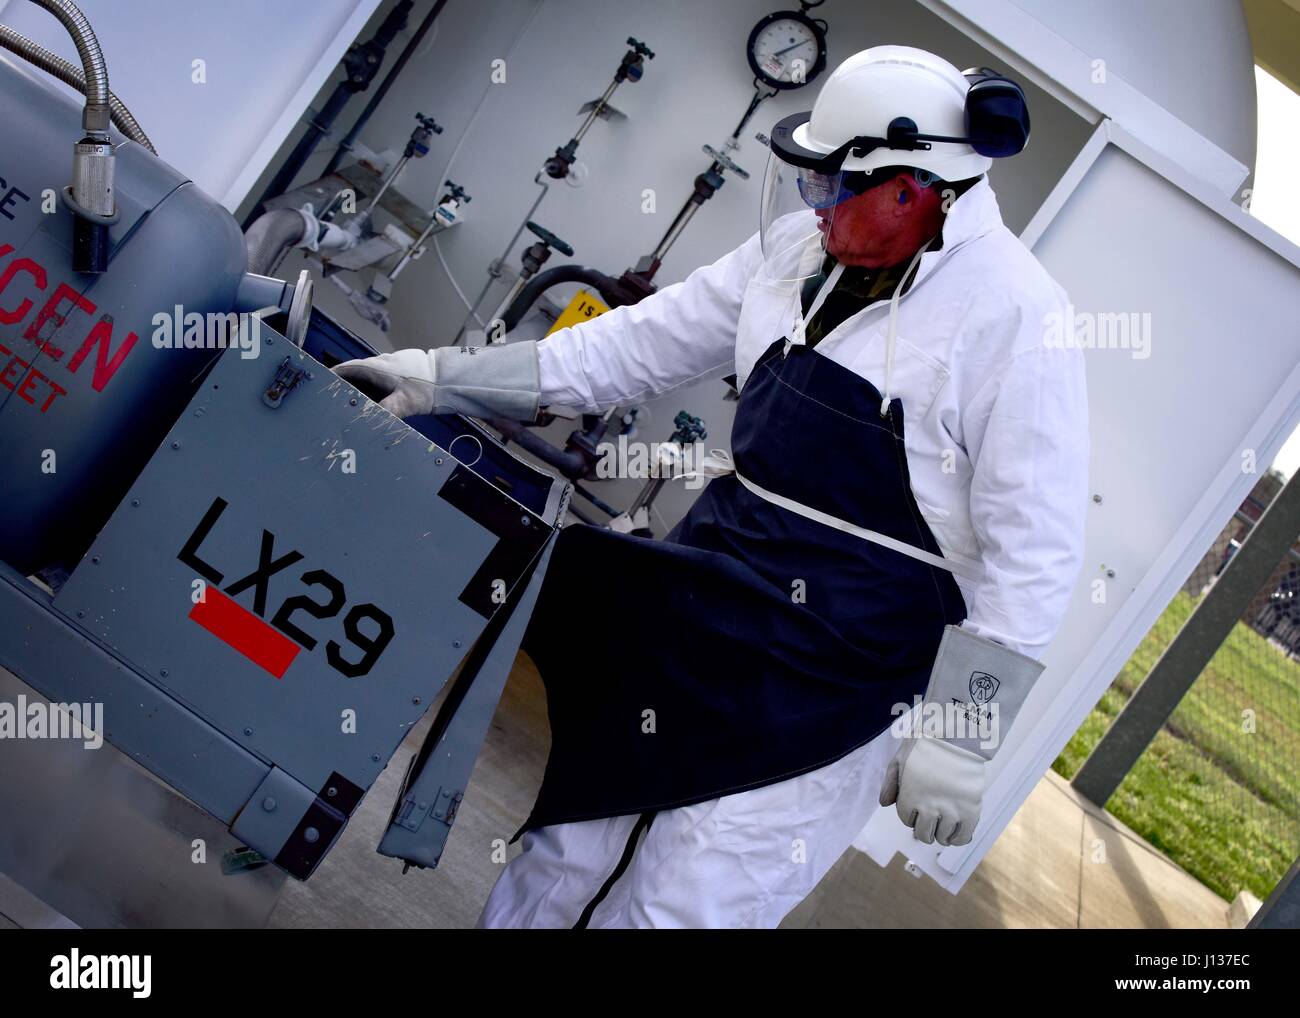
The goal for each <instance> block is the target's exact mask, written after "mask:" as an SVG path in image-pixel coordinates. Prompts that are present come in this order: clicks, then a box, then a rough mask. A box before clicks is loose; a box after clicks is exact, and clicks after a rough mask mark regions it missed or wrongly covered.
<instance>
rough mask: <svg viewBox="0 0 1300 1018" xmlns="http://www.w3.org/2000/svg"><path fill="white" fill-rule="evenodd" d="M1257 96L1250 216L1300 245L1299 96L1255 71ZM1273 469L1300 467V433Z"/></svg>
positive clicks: (1299, 430) (1285, 448)
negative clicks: (1299, 185) (1299, 183)
mask: <svg viewBox="0 0 1300 1018" xmlns="http://www.w3.org/2000/svg"><path fill="white" fill-rule="evenodd" d="M1255 90H1256V92H1257V93H1258V96H1259V143H1258V148H1257V150H1256V154H1255V189H1254V191H1253V192H1252V193H1251V196H1250V211H1251V213H1252V214H1253V215H1254V216H1255V218H1257V219H1259V220H1260V221H1261V222H1264V223H1266V224H1268V225H1269V226H1270V227H1272V228H1273V229H1274V230H1276V231H1277V232H1278V233H1280V234H1282V236H1284V237H1286V239H1287V240H1289V241H1291V242H1292V243H1294V244H1300V202H1297V201H1296V194H1295V187H1296V180H1297V176H1296V171H1297V167H1300V136H1298V135H1297V132H1296V125H1298V124H1300V95H1296V93H1294V92H1292V91H1291V90H1290V89H1289V88H1287V87H1286V86H1285V85H1283V84H1282V83H1281V82H1280V81H1278V80H1277V79H1276V78H1274V77H1273V76H1272V75H1270V74H1268V73H1266V72H1265V71H1262V70H1260V69H1259V68H1258V67H1256V68H1255ZM1273 465H1274V466H1275V467H1277V468H1278V469H1279V470H1281V471H1282V473H1284V474H1286V475H1287V476H1288V477H1290V476H1291V474H1292V473H1294V472H1295V470H1296V469H1297V468H1300V429H1297V430H1296V432H1295V433H1294V434H1292V436H1291V438H1290V439H1289V440H1288V441H1287V443H1286V445H1284V446H1283V447H1282V451H1281V452H1280V453H1279V454H1278V457H1277V459H1276V460H1275V461H1274V463H1273Z"/></svg>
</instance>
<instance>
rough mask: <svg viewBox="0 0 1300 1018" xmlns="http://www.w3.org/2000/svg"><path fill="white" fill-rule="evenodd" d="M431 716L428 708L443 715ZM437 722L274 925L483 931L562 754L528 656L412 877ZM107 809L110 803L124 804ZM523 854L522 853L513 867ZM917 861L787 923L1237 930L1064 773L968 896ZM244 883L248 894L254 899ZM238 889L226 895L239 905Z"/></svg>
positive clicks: (0, 880)
mask: <svg viewBox="0 0 1300 1018" xmlns="http://www.w3.org/2000/svg"><path fill="white" fill-rule="evenodd" d="M435 710H436V705H435ZM433 713H434V711H433V710H431V711H430V716H431V715H432V714H433ZM429 720H430V718H429V717H426V719H425V722H424V723H423V724H422V725H421V726H419V727H417V729H416V730H415V731H414V732H413V733H412V735H411V737H410V738H408V740H407V742H406V743H405V744H404V745H403V747H402V748H401V750H399V752H398V754H397V756H396V757H395V758H394V760H393V761H392V762H391V763H390V764H389V766H388V768H387V769H386V770H385V771H384V773H383V774H382V775H381V776H380V778H379V780H378V781H377V782H376V784H375V786H374V787H373V788H372V789H371V790H370V792H369V793H368V794H367V796H366V798H365V800H364V801H363V802H362V804H361V807H360V808H359V809H358V811H357V812H356V814H355V815H354V816H353V818H352V821H351V823H350V824H349V825H348V828H347V829H346V831H345V832H344V834H343V837H342V838H341V839H340V842H339V844H338V845H336V846H335V847H334V849H333V850H332V851H331V853H330V854H329V856H327V857H326V859H325V861H324V862H323V863H322V864H321V866H320V868H319V869H318V870H317V872H316V873H315V875H314V876H313V877H312V878H311V880H310V881H308V882H306V883H301V882H298V881H295V880H292V879H288V880H284V882H283V885H282V887H281V889H280V892H279V897H278V900H275V899H274V898H271V899H269V900H268V902H267V904H268V906H269V905H270V901H272V900H275V904H274V908H273V910H272V911H271V913H270V920H269V925H270V926H273V927H282V928H283V927H352V928H366V927H381V926H396V927H415V928H420V927H426V928H432V927H446V928H465V927H471V926H473V925H474V922H475V920H476V919H477V917H478V914H479V910H480V909H481V908H482V905H483V902H484V901H485V900H486V898H487V895H488V892H489V891H490V889H491V887H492V884H493V882H494V881H495V880H496V878H497V875H498V874H499V873H500V871H501V867H502V865H503V861H502V860H503V859H504V858H506V857H507V856H506V852H505V849H504V845H505V842H507V841H508V840H509V838H510V836H511V835H512V834H513V833H514V831H515V830H516V829H517V827H518V826H519V824H520V823H521V822H522V821H523V820H524V818H525V817H526V816H527V815H528V811H529V809H530V807H531V806H532V802H533V798H534V796H535V795H536V792H537V788H538V785H539V784H540V781H541V775H542V771H543V768H544V766H545V762H546V753H547V748H548V742H549V736H548V734H547V733H548V727H547V721H546V704H545V695H544V693H543V690H542V685H541V680H540V679H539V677H538V676H537V673H536V671H535V670H534V669H533V667H532V665H531V663H530V662H528V660H527V659H526V658H524V657H521V658H520V659H519V662H518V663H517V664H516V666H515V669H514V672H513V673H512V675H511V678H510V682H509V684H508V686H507V687H506V691H505V695H504V697H503V699H502V703H501V707H500V708H499V710H498V711H497V714H496V717H495V718H494V720H493V724H492V728H491V731H490V732H489V735H488V739H487V743H486V745H485V746H484V749H483V752H482V754H481V756H480V757H479V760H478V764H477V767H476V769H475V771H474V775H473V779H472V780H471V782H470V787H469V789H468V791H467V793H466V795H465V800H464V802H463V803H462V805H461V808H460V811H459V814H458V816H457V819H456V824H455V827H454V828H453V830H452V834H451V838H450V841H449V843H448V846H447V851H446V853H445V855H444V858H443V862H442V865H441V866H440V868H439V869H438V870H414V869H413V870H411V871H410V872H409V873H407V874H405V875H404V874H403V873H402V868H401V864H400V863H397V862H395V861H394V860H392V859H387V858H385V857H383V856H380V855H378V854H377V853H376V852H375V851H374V847H375V845H376V844H377V843H378V841H379V838H380V835H381V834H382V832H383V830H384V828H385V826H386V825H387V822H388V817H389V812H390V810H391V808H392V803H393V800H394V798H395V795H396V792H397V787H398V784H399V782H400V779H401V777H402V775H403V774H404V773H405V768H406V762H407V760H408V759H409V757H410V754H411V753H413V752H414V751H415V749H416V747H417V746H418V745H419V743H420V741H421V740H422V739H423V736H424V733H425V731H426V730H427V726H428V723H429ZM0 748H3V747H0ZM78 787H80V786H78ZM137 797H138V796H137ZM99 798H107V799H110V800H111V799H113V796H100V797H99ZM105 822H106V823H110V824H112V826H114V827H123V828H124V829H122V830H119V831H117V832H116V833H117V837H118V838H119V839H120V838H122V837H128V838H129V837H130V836H131V832H130V830H127V829H125V827H129V825H124V824H123V823H116V822H114V821H105ZM91 826H92V827H94V824H92V825H91ZM102 826H103V825H102V824H101V825H100V826H99V827H98V828H96V829H101V828H102ZM188 829H189V828H188V827H187V828H186V830H188ZM94 843H96V839H89V844H91V845H93V844H94ZM517 851H518V846H514V847H512V848H510V849H509V852H508V855H509V856H513V855H514V853H515V852H517ZM905 864H906V860H905V859H903V858H901V857H895V859H894V860H893V861H892V862H891V864H890V865H889V866H888V867H885V868H883V869H882V868H881V867H879V866H877V865H876V864H875V863H874V862H872V861H871V860H870V859H869V858H868V857H867V856H865V855H862V854H861V853H859V852H857V851H855V850H850V851H849V852H848V853H846V854H845V856H844V857H843V858H842V859H840V861H839V862H838V863H837V864H836V865H835V866H834V867H833V868H832V869H831V871H830V872H829V873H828V874H827V876H826V878H825V879H824V880H823V881H822V882H821V884H820V885H819V886H818V887H817V889H816V890H815V891H814V892H813V894H812V895H811V896H810V897H809V898H808V900H807V901H805V902H804V903H803V904H802V905H800V906H799V907H798V908H797V909H795V911H794V912H792V913H791V914H790V915H789V916H788V917H787V919H786V921H785V923H784V924H783V925H784V926H785V927H813V928H815V927H821V928H828V927H853V928H893V929H899V928H937V927H960V928H985V929H995V928H1007V927H1018V928H1040V929H1046V928H1075V927H1128V928H1166V927H1186V928H1215V927H1218V928H1222V927H1224V926H1225V925H1226V913H1227V903H1226V902H1224V901H1223V900H1222V899H1220V898H1218V897H1217V896H1216V895H1215V894H1213V893H1212V892H1211V891H1209V890H1208V889H1207V888H1205V887H1204V886H1203V885H1201V884H1200V883H1198V882H1197V881H1195V880H1194V879H1192V878H1191V877H1190V876H1188V875H1187V874H1186V873H1184V872H1183V871H1182V870H1180V869H1179V868H1178V867H1177V866H1175V865H1174V864H1173V863H1171V862H1170V861H1169V860H1168V859H1166V858H1164V857H1163V856H1162V855H1160V854H1159V853H1158V852H1156V851H1155V850H1154V849H1152V848H1151V847H1150V846H1149V845H1148V844H1146V842H1144V841H1142V840H1141V839H1140V838H1138V837H1137V836H1136V835H1134V834H1133V833H1132V832H1131V831H1129V830H1127V828H1125V827H1124V826H1123V825H1122V824H1120V823H1119V822H1118V821H1116V820H1115V819H1114V818H1113V817H1110V816H1109V815H1108V814H1106V813H1104V812H1102V811H1099V810H1097V809H1096V808H1095V807H1093V806H1092V805H1091V804H1090V803H1088V802H1086V801H1084V800H1083V799H1081V798H1080V797H1079V796H1078V795H1076V794H1075V793H1074V791H1073V790H1072V789H1071V788H1070V786H1069V785H1068V784H1067V783H1066V782H1064V781H1062V780H1061V779H1060V778H1058V777H1057V776H1056V775H1054V774H1048V775H1047V776H1046V777H1044V779H1043V780H1042V781H1041V782H1040V783H1039V785H1038V787H1037V788H1036V789H1035V791H1034V793H1033V794H1032V795H1031V796H1030V798H1029V800H1028V801H1027V802H1026V804H1025V806H1024V807H1023V808H1022V809H1021V811H1020V813H1019V814H1018V815H1017V816H1016V818H1015V820H1014V821H1013V822H1012V823H1011V825H1010V826H1009V827H1008V828H1007V829H1006V831H1005V832H1004V833H1003V835H1002V837H1001V838H1000V839H999V840H998V842H997V844H996V845H995V846H994V847H993V849H992V850H991V851H990V852H989V853H988V855H987V856H986V857H985V858H984V860H983V862H982V863H981V864H980V866H979V868H978V869H977V870H976V871H975V873H974V874H973V875H972V877H971V879H970V880H969V881H968V882H967V884H966V887H965V888H964V889H963V890H962V893H961V894H960V895H957V896H955V897H954V896H952V895H950V894H948V893H947V892H945V891H943V890H942V889H940V888H939V887H938V886H937V885H935V884H934V883H933V882H931V881H930V880H928V879H927V878H924V877H921V878H917V877H913V876H912V875H911V874H909V872H908V871H907V869H906V868H905ZM51 865H53V864H51ZM61 869H62V872H63V873H64V874H67V873H69V872H84V871H85V867H84V866H81V867H76V868H71V867H68V868H61ZM59 870H60V868H56V869H55V870H54V871H53V872H52V873H51V874H50V876H54V875H55V874H56V873H57V872H59ZM271 877H275V879H277V880H278V879H279V875H278V873H277V872H276V871H273V870H272V869H271V868H270V867H266V868H263V869H262V870H260V871H255V872H254V873H246V874H240V875H235V876H231V877H225V878H218V879H224V880H226V881H239V882H241V888H242V889H241V888H235V889H234V890H235V891H238V893H239V894H244V893H245V892H246V891H248V892H251V891H252V890H253V889H254V888H255V886H256V883H262V882H265V881H266V880H268V879H270V878H271ZM250 881H251V882H250ZM242 882H250V883H248V885H247V887H243V884H242ZM51 886H52V887H53V892H52V893H53V896H54V897H57V898H59V899H60V900H61V901H65V902H68V903H70V904H69V905H66V906H65V908H72V909H73V911H75V907H82V908H84V907H86V906H85V904H84V903H85V901H86V900H87V897H88V896H90V897H93V896H94V895H96V894H98V893H99V892H100V890H101V888H99V887H87V888H80V889H77V888H71V887H65V886H63V885H61V884H59V885H51ZM187 888H188V891H187V890H186V889H187ZM155 890H157V889H155ZM230 891H231V888H227V889H226V892H224V893H225V895H226V897H229V892H230ZM74 892H75V893H74ZM181 892H185V893H188V894H189V897H190V898H191V899H192V900H191V901H190V904H189V906H188V907H189V908H190V910H191V911H193V909H195V908H199V909H200V912H201V914H200V915H197V916H192V917H191V921H193V922H202V921H203V920H204V919H205V918H207V919H208V920H209V921H211V918H212V917H211V915H210V912H211V909H210V908H208V907H207V906H202V907H200V904H201V903H202V902H203V901H204V898H203V897H202V894H201V893H200V892H202V893H203V894H206V893H208V891H207V889H206V888H205V887H202V886H198V885H194V884H193V881H191V883H189V884H186V885H184V886H183V887H181V888H180V889H179V890H175V889H174V890H173V891H171V892H169V895H168V900H171V899H172V898H176V897H179V896H181ZM270 893H271V894H272V895H273V894H274V890H271V891H270ZM100 896H101V897H102V895H100ZM49 904H50V903H49V902H48V901H45V900H43V899H40V898H37V897H35V896H33V895H32V894H31V893H30V892H29V890H27V889H24V888H23V887H21V886H19V885H18V884H16V883H15V882H14V881H12V880H9V879H8V878H6V877H5V876H4V875H3V874H0V929H5V928H11V927H14V926H19V927H49V926H66V925H68V924H69V922H68V920H67V919H66V918H65V917H64V915H62V914H61V913H60V910H59V909H58V908H51V907H49ZM182 904H184V902H182ZM74 906H75V907H74ZM119 906H124V907H125V908H126V912H124V913H123V914H126V913H127V912H130V911H131V903H129V902H126V903H121V902H120V903H119ZM99 911H100V912H102V911H103V910H102V908H101V909H100V910H99ZM118 911H122V908H119V909H118ZM261 914H262V915H265V914H266V913H265V911H263V912H262V913H261ZM258 921H259V922H260V919H259V920H258ZM95 924H96V925H98V924H99V923H95ZM204 924H207V923H204ZM111 925H120V923H117V922H113V923H111ZM125 925H132V923H131V922H129V921H128V922H126V923H125Z"/></svg>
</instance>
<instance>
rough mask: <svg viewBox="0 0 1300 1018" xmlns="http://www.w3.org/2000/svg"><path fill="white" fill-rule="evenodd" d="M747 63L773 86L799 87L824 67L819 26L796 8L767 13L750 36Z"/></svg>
mask: <svg viewBox="0 0 1300 1018" xmlns="http://www.w3.org/2000/svg"><path fill="white" fill-rule="evenodd" d="M749 65H750V67H752V68H753V69H754V74H755V75H757V76H758V77H759V78H760V79H761V80H762V81H763V82H765V83H766V84H767V85H769V86H770V87H772V88H778V89H787V88H799V87H800V86H802V85H806V84H808V82H810V81H812V79H813V78H815V77H816V76H817V75H818V74H820V73H821V71H822V68H823V67H825V66H826V39H825V36H824V34H823V33H822V30H821V27H820V26H819V25H818V24H817V23H816V22H814V21H812V20H811V19H810V18H808V17H806V16H804V15H803V14H800V13H798V12H796V11H788V12H778V13H776V14H769V15H768V16H767V17H766V18H764V19H763V20H762V21H760V22H759V23H758V24H757V25H755V26H754V30H753V31H752V32H751V33H750V35H749Z"/></svg>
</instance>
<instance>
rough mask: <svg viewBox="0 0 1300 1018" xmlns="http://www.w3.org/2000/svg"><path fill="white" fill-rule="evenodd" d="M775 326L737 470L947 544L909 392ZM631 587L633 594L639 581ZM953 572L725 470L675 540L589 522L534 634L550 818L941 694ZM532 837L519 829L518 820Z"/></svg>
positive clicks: (633, 801) (740, 783) (801, 766)
mask: <svg viewBox="0 0 1300 1018" xmlns="http://www.w3.org/2000/svg"><path fill="white" fill-rule="evenodd" d="M881 401H882V396H881V394H880V392H879V391H878V390H877V389H876V387H875V386H874V385H872V384H871V383H870V382H869V381H867V380H866V379H864V378H862V377H861V376H860V375H858V374H856V373H854V372H853V371H850V370H849V369H848V368H846V367H844V366H843V365H840V364H837V363H836V362H835V361H833V360H831V359H829V358H828V357H825V356H823V355H822V354H819V353H817V352H816V351H815V350H813V349H810V348H808V347H806V346H804V345H792V346H790V347H789V350H788V353H787V352H786V343H785V341H784V340H777V341H776V342H775V343H773V344H772V345H771V346H770V347H769V348H768V349H767V350H766V351H765V352H764V354H763V355H762V356H761V357H760V358H759V360H758V362H757V363H756V365H755V366H754V369H753V372H752V373H751V375H750V377H749V379H748V381H747V383H746V384H745V387H744V389H743V390H742V392H741V394H740V401H739V403H738V404H737V408H736V419H735V423H734V425H733V429H732V455H733V458H734V462H735V467H736V471H737V472H738V473H739V474H740V475H743V476H744V477H745V478H746V479H748V480H750V481H752V482H754V483H755V484H757V485H758V486H760V487H761V488H764V489H766V490H767V491H769V492H772V493H776V494H779V495H782V496H784V497H786V498H788V499H793V500H794V501H796V502H799V503H802V504H803V505H805V506H808V507H811V508H813V509H817V510H820V511H822V512H824V513H828V514H830V515H831V516H834V517H837V518H839V519H841V520H846V521H848V522H850V523H854V524H857V525H858V526H860V527H865V528H867V529H869V530H873V531H876V532H877V533H880V534H884V535H886V536H887V537H891V538H894V539H895V540H898V541H902V542H904V543H906V544H909V545H912V546H914V547H918V548H922V549H924V550H926V551H928V552H930V553H932V554H934V555H941V552H940V550H939V546H938V544H937V543H936V542H935V539H934V535H933V534H932V533H931V532H930V529H929V527H928V526H927V525H926V523H925V521H924V520H923V519H922V518H921V513H920V510H919V508H918V507H917V504H916V500H915V499H914V498H913V496H912V489H911V483H910V481H909V478H908V470H907V459H906V456H905V454H904V448H903V407H902V402H901V400H898V399H894V400H893V401H892V402H891V403H890V408H889V414H888V416H886V417H882V416H881V414H880V406H881ZM623 591H627V592H628V593H627V594H626V595H624V594H623V593H622V592H623ZM965 615H966V607H965V604H964V601H963V599H962V595H961V592H960V590H959V589H958V587H957V583H956V581H955V580H954V578H953V576H952V574H951V573H950V572H948V571H947V570H945V569H942V568H939V567H937V566H935V565H932V564H928V563H926V562H924V561H920V560H918V559H915V558H912V557H910V556H908V555H906V554H905V553H902V552H899V551H897V550H895V549H892V548H889V547H886V546H883V545H880V544H877V543H875V542H872V541H867V540H863V539H862V538H860V537H856V536H854V535H852V534H848V533H845V532H843V531H840V530H837V529H835V528H834V527H831V526H828V525H826V524H824V523H821V522H817V521H814V520H811V519H808V518H806V517H804V516H800V515H798V514H797V513H794V512H792V511H790V510H788V509H785V508H782V507H780V506H777V505H774V504H773V503H772V502H770V501H768V500H767V499H765V498H762V497H760V496H758V495H755V494H753V493H752V492H751V491H750V490H748V489H747V488H746V487H744V485H742V483H741V482H740V481H739V480H737V478H736V476H734V475H730V476H725V477H720V478H715V479H714V480H712V481H710V482H709V484H708V486H707V487H706V488H705V489H704V491H703V492H702V493H701V495H700V497H699V498H698V499H697V500H696V502H695V504H694V505H693V506H692V507H691V510H690V512H688V513H687V514H686V516H685V517H684V518H683V519H682V521H681V522H680V523H679V524H678V525H677V527H675V528H674V529H673V531H672V532H671V533H669V534H668V536H667V537H666V538H665V539H664V540H663V541H653V540H649V539H647V538H641V537H633V536H630V535H626V534H620V533H616V532H614V531H611V530H606V529H602V528H597V527H589V526H583V525H575V526H571V527H568V528H566V529H565V530H564V531H562V532H561V533H560V535H559V537H558V539H557V543H556V546H555V550H554V552H553V554H552V556H551V563H550V567H549V569H548V570H547V573H546V579H545V581H544V584H543V588H542V591H541V594H540V596H539V599H538V603H537V608H536V610H535V611H534V613H533V617H532V619H531V620H530V623H529V628H528V632H527V634H526V636H525V638H524V649H525V650H526V651H527V652H528V654H529V656H530V657H531V658H532V659H533V661H534V663H535V664H536V665H537V668H538V671H539V672H540V673H541V676H542V680H543V683H544V684H545V687H546V696H547V710H548V713H549V716H550V724H551V752H550V757H549V759H548V761H547V765H546V773H545V776H544V778H543V781H542V787H541V790H540V792H539V793H538V797H537V801H536V804H535V805H534V807H533V811H532V814H531V815H530V816H529V818H528V820H527V821H526V822H525V823H524V825H523V827H521V828H520V830H519V831H518V832H517V833H516V835H515V838H518V837H519V836H520V835H521V834H523V833H524V832H525V831H527V830H531V829H533V828H536V827H543V826H545V825H547V824H554V823H563V822H570V821H577V820H593V819H597V818H602V817H610V816H619V815H623V814H629V813H643V814H644V813H647V812H653V811H656V810H661V809H668V808H671V807H675V806H686V805H690V804H692V803H696V802H702V801H704V800H706V799H712V798H715V797H717V796H721V795H727V794H730V793H734V792H740V791H743V790H745V789H749V788H757V787H759V786H762V785H767V784H771V783H773V782H776V781H780V780H783V779H785V778H790V777H793V776H795V775H798V774H802V773H805V772H807V771H811V770H814V769H816V768H818V767H822V766H825V765H827V764H829V763H832V762H833V761H835V760H838V759H839V758H840V757H842V756H844V755H845V754H847V753H849V752H851V751H853V750H854V749H856V748H857V747H859V746H861V745H863V744H864V743H866V742H868V741H870V740H871V739H872V738H874V737H875V736H876V735H878V734H879V733H880V732H882V731H884V729H886V728H887V727H888V726H889V725H890V723H891V722H892V721H893V719H894V717H895V716H896V715H895V712H894V708H895V705H897V704H903V705H905V706H907V707H910V706H911V705H912V703H913V697H914V696H916V695H920V694H923V693H924V692H925V689H926V686H927V685H928V682H929V677H930V668H931V666H932V664H933V662H934V657H935V654H936V653H937V651H938V646H939V639H940V637H941V635H942V633H943V627H944V626H945V625H947V624H950V623H951V624H955V623H958V622H960V621H961V620H962V619H963V618H964V617H965ZM512 840H513V839H512Z"/></svg>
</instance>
